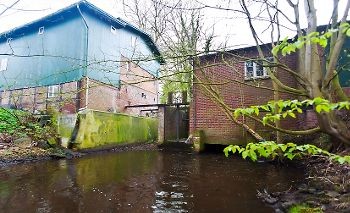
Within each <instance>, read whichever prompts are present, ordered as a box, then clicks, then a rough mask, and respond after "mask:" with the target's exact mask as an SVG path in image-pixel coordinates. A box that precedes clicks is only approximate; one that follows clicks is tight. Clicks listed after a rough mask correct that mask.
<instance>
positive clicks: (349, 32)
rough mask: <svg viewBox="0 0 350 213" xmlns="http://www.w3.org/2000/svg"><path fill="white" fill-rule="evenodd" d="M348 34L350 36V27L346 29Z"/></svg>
mask: <svg viewBox="0 0 350 213" xmlns="http://www.w3.org/2000/svg"><path fill="white" fill-rule="evenodd" d="M346 35H347V36H348V37H350V29H348V30H347V31H346Z"/></svg>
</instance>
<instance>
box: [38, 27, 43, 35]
mask: <svg viewBox="0 0 350 213" xmlns="http://www.w3.org/2000/svg"><path fill="white" fill-rule="evenodd" d="M38 34H39V35H42V34H44V27H40V28H39V31H38Z"/></svg>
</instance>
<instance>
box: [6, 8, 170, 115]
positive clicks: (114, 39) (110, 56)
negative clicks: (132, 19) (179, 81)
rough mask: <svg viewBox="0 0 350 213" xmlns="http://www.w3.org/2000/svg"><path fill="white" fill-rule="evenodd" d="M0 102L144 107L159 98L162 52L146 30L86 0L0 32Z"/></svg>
mask: <svg viewBox="0 0 350 213" xmlns="http://www.w3.org/2000/svg"><path fill="white" fill-rule="evenodd" d="M0 53H1V54H0V72H1V75H0V93H1V94H0V97H1V101H0V103H1V105H2V106H5V107H14V108H22V109H27V110H30V111H33V112H36V111H45V110H47V109H48V108H50V107H54V108H55V109H58V110H59V111H61V112H63V113H75V112H78V111H79V110H83V109H94V110H101V111H108V112H122V113H130V114H140V112H141V109H138V110H135V109H133V110H129V111H128V110H127V109H125V106H127V105H131V104H155V103H158V82H157V80H156V79H157V76H158V71H159V68H160V65H161V63H163V60H162V58H161V55H160V52H159V50H158V49H157V47H156V46H155V44H154V42H153V41H152V39H151V37H150V36H149V35H148V34H146V33H145V32H143V31H141V30H139V29H137V28H136V27H134V26H132V25H131V24H129V23H127V22H125V21H124V20H122V19H120V18H114V17H112V16H111V15H109V14H107V13H105V12H104V11H102V10H100V9H99V8H97V7H95V6H94V5H92V4H90V3H88V2H87V1H80V2H78V3H75V4H73V5H71V6H69V7H67V8H64V9H62V10H60V11H57V12H55V13H53V14H51V15H49V16H46V17H44V18H42V19H40V20H37V21H34V22H32V23H29V24H26V25H24V26H21V27H18V28H15V29H13V30H10V31H8V32H4V33H2V34H0Z"/></svg>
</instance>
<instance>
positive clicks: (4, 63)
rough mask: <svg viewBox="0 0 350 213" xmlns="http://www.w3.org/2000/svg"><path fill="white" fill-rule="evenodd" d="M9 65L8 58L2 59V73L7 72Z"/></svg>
mask: <svg viewBox="0 0 350 213" xmlns="http://www.w3.org/2000/svg"><path fill="white" fill-rule="evenodd" d="M7 65H8V58H2V59H1V62H0V71H6V70H7Z"/></svg>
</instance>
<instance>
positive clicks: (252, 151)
mask: <svg viewBox="0 0 350 213" xmlns="http://www.w3.org/2000/svg"><path fill="white" fill-rule="evenodd" d="M249 157H250V159H251V160H252V161H257V160H258V158H257V156H256V153H255V151H254V150H252V149H251V150H250V151H249Z"/></svg>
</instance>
